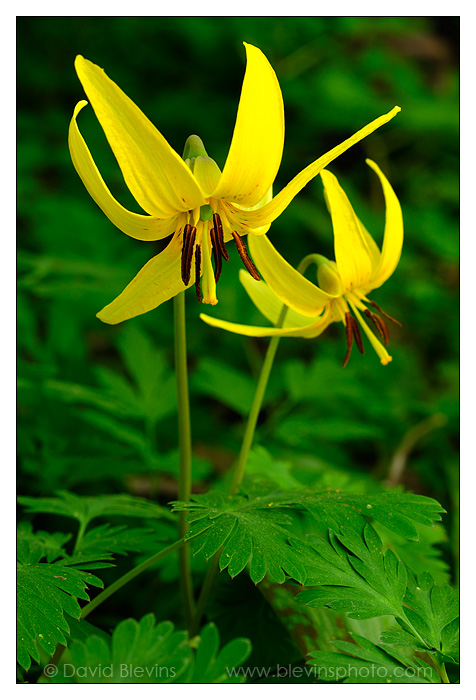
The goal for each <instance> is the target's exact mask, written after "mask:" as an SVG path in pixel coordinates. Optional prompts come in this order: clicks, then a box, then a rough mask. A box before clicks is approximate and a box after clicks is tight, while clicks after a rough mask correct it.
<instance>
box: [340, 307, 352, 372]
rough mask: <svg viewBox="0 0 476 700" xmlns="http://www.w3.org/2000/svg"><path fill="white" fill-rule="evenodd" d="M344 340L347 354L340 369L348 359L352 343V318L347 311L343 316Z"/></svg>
mask: <svg viewBox="0 0 476 700" xmlns="http://www.w3.org/2000/svg"><path fill="white" fill-rule="evenodd" d="M345 340H346V343H347V354H346V356H345V358H344V362H343V363H342V367H345V366H346V364H347V363H348V361H349V359H350V352H351V350H352V344H353V342H354V336H353V333H352V316H351V315H350V313H349V311H347V313H346V315H345Z"/></svg>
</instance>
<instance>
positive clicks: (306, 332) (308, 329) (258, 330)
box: [200, 309, 332, 338]
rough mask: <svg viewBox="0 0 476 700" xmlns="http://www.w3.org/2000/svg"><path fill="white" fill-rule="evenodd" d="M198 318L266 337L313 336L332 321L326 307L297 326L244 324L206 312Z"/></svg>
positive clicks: (217, 325) (215, 325)
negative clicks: (307, 322) (273, 326)
mask: <svg viewBox="0 0 476 700" xmlns="http://www.w3.org/2000/svg"><path fill="white" fill-rule="evenodd" d="M200 318H201V319H202V321H205V323H208V325H209V326H214V327H215V328H222V329H223V330H225V331H230V333H237V334H238V335H247V336H250V337H253V338H266V337H268V336H269V337H271V336H280V337H282V336H287V337H294V338H315V337H316V336H318V335H320V334H321V333H322V332H323V331H325V330H326V328H327V326H328V325H329V324H330V323H332V318H331V314H330V312H329V310H328V309H326V310H325V312H324V313H323V315H322V316H321V317H320V318H319V320H318V321H314V322H313V323H310V324H308V325H307V326H297V327H296V328H266V327H263V326H246V325H243V324H241V323H231V322H230V321H223V320H221V319H219V318H213V317H212V316H207V315H206V314H200Z"/></svg>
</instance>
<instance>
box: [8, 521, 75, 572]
mask: <svg viewBox="0 0 476 700" xmlns="http://www.w3.org/2000/svg"><path fill="white" fill-rule="evenodd" d="M72 536H73V535H71V534H69V533H64V532H54V533H51V532H44V531H43V530H37V531H36V532H33V525H32V524H31V523H30V522H27V521H23V522H20V523H18V529H17V538H18V542H19V543H20V542H28V543H29V545H30V553H31V552H32V551H35V550H37V551H38V552H39V553H40V554H39V559H43V558H46V561H47V562H52V561H54V560H55V559H59V558H60V557H63V556H66V555H67V552H66V550H65V549H64V545H65V544H66V543H67V542H69V541H70V539H71V538H72ZM20 546H21V545H20Z"/></svg>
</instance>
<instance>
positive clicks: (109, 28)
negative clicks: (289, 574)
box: [17, 17, 459, 563]
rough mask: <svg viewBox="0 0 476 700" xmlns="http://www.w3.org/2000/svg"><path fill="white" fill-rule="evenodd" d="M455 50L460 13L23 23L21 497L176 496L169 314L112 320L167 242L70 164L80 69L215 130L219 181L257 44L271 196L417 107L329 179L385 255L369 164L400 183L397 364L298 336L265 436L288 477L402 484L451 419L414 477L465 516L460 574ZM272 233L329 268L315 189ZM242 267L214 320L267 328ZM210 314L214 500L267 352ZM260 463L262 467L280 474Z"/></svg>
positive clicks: (392, 298) (93, 132) (184, 131)
mask: <svg viewBox="0 0 476 700" xmlns="http://www.w3.org/2000/svg"><path fill="white" fill-rule="evenodd" d="M458 36H459V25H458V18H455V17H436V18H435V17H423V18H414V17H412V18H406V17H376V18H373V17H368V18H366V17H351V18H348V17H337V18H332V17H324V18H322V17H284V18H274V17H261V18H256V17H251V18H250V17H236V18H233V17H226V18H205V17H196V18H182V17H181V18H160V17H152V18H150V17H133V18H122V17H106V18H97V17H89V18H88V17H77V18H74V17H72V18H69V17H66V18H65V17H56V18H55V17H53V18H47V17H32V18H20V19H19V20H18V37H17V47H18V142H19V143H18V213H19V229H18V244H19V256H18V263H19V287H18V351H19V361H18V375H19V393H18V399H19V411H18V416H19V441H18V444H19V452H20V472H19V475H20V476H19V487H20V490H21V492H22V493H25V494H29V495H46V494H50V493H52V492H53V491H54V490H56V489H58V488H67V489H70V490H73V491H75V492H77V493H90V494H94V493H105V492H108V491H109V492H115V491H119V492H120V491H124V490H131V491H132V492H134V493H137V494H139V495H146V496H150V495H151V494H152V495H153V494H156V493H157V490H158V493H159V497H160V498H161V499H162V500H163V501H164V502H167V501H168V500H170V499H171V498H172V497H174V495H175V492H176V491H175V475H176V472H177V466H176V452H175V450H176V415H175V408H174V388H173V326H172V304H171V303H167V304H164V305H163V306H161V307H160V308H159V309H157V310H155V311H153V312H150V313H148V314H146V315H144V316H142V317H139V318H137V319H134V320H132V321H129V322H126V323H124V324H121V325H119V326H117V327H110V326H106V325H103V324H101V322H100V321H98V320H97V319H96V318H95V314H96V312H97V311H98V310H100V309H101V308H102V307H103V306H104V305H105V304H107V303H109V302H110V301H111V300H112V299H113V298H114V297H115V296H117V294H118V293H119V292H120V291H122V289H123V288H124V287H125V285H126V284H127V283H128V282H129V281H130V280H131V279H132V277H133V276H134V275H135V274H136V272H137V271H138V270H139V269H140V267H141V266H142V265H143V264H144V263H145V262H146V261H147V260H148V259H149V258H150V257H152V255H154V254H155V253H156V252H157V251H158V250H160V245H161V244H160V243H159V244H155V243H144V242H138V241H135V240H132V239H129V238H127V237H126V236H125V235H123V234H122V233H121V232H119V231H118V230H117V229H115V228H114V226H113V225H112V224H111V223H110V222H109V221H108V220H107V219H106V218H105V216H104V215H103V214H102V212H101V211H100V210H99V209H98V208H97V206H96V205H95V204H94V202H93V201H92V200H91V199H90V197H89V196H88V194H87V192H86V190H85V189H84V187H83V185H82V183H81V181H80V180H79V178H78V176H77V174H76V172H75V171H74V168H73V166H72V164H71V160H70V156H69V152H68V148H67V130H68V124H69V120H70V118H71V115H72V112H73V108H74V106H75V104H76V102H77V101H79V100H80V99H83V98H84V94H83V91H82V87H81V85H80V83H79V80H78V79H77V77H76V74H75V72H74V67H73V62H74V58H75V56H76V54H78V53H81V54H82V55H84V56H85V57H87V58H88V59H90V60H92V61H93V62H95V63H97V64H99V65H100V66H101V67H103V68H104V69H105V70H106V72H107V73H108V75H109V76H110V77H111V78H112V79H113V80H115V81H116V82H117V83H118V84H119V85H120V86H121V87H122V89H123V90H124V91H125V92H126V93H127V94H128V95H129V96H130V97H131V98H132V99H133V100H134V101H135V102H136V103H137V104H138V105H139V106H140V107H141V109H142V110H143V111H144V112H145V113H146V114H147V116H148V117H149V118H150V119H151V120H152V121H153V122H154V123H155V124H156V126H157V127H158V128H159V129H160V131H161V132H162V133H163V134H164V136H165V137H166V138H167V139H168V141H169V142H170V144H171V145H172V146H173V147H174V148H175V149H176V150H177V151H178V152H179V153H181V152H182V149H183V145H184V142H185V139H186V138H187V136H188V135H189V134H191V133H198V134H199V135H200V136H201V137H202V138H203V140H204V142H205V144H206V147H207V150H208V152H209V154H210V155H211V156H212V157H214V158H215V159H216V161H217V162H218V164H219V165H220V167H222V166H223V164H224V161H225V158H226V154H227V149H228V147H229V144H230V140H231V134H232V130H233V125H234V119H235V115H236V108H237V105H238V100H239V94H240V87H241V81H242V77H243V72H244V67H245V64H244V59H245V52H244V48H243V46H242V42H243V41H246V42H250V43H252V44H255V45H256V46H258V47H260V48H261V49H262V50H263V51H264V53H265V54H266V56H267V57H268V58H269V60H270V62H271V64H272V65H273V67H274V68H275V70H276V73H277V75H278V79H279V81H280V84H281V88H282V92H283V97H284V104H285V114H286V144H285V150H284V156H283V161H282V166H281V169H280V172H279V174H278V178H277V181H276V191H277V190H279V189H280V188H281V187H282V186H284V185H285V184H286V183H287V182H288V181H289V179H290V178H291V177H293V176H294V175H295V174H296V173H297V172H299V171H300V170H301V169H302V168H303V167H305V166H306V165H308V164H309V163H310V162H311V161H312V160H314V159H315V158H317V157H318V156H319V155H321V154H322V153H324V152H325V151H326V150H328V149H329V148H331V147H333V146H334V145H336V144H338V143H340V142H341V141H342V140H344V139H345V138H347V137H348V136H350V135H351V134H352V133H354V132H355V131H356V130H357V129H359V128H361V127H362V126H363V125H364V124H366V123H367V122H369V121H371V120H372V119H374V118H376V117H377V116H379V115H381V114H383V113H385V112H387V111H389V110H390V109H391V108H392V107H393V106H394V105H396V104H398V105H400V107H401V108H402V111H401V113H400V114H399V115H398V116H397V117H396V118H395V119H394V120H393V121H392V122H390V123H389V124H388V125H386V126H384V127H383V128H381V129H380V130H379V131H378V132H377V133H375V134H374V135H372V136H371V137H369V138H368V139H366V140H365V141H364V142H362V143H360V144H359V145H357V146H355V147H354V148H352V149H351V151H349V152H348V153H346V154H345V155H344V156H341V157H340V158H339V159H338V160H337V161H335V162H334V163H332V165H331V166H330V169H331V170H332V171H333V172H334V173H335V174H336V175H337V176H338V177H339V179H340V181H341V184H343V186H344V188H345V189H346V191H347V193H348V195H349V197H350V199H351V201H352V202H353V204H354V208H355V209H356V211H357V213H358V215H359V216H360V217H361V218H362V219H363V221H364V223H365V224H366V226H367V228H368V229H369V230H370V231H371V233H372V234H373V235H374V236H375V238H376V239H377V241H378V242H379V243H381V239H382V231H383V219H384V209H383V201H382V195H381V191H380V188H379V185H378V181H377V179H376V178H375V176H374V175H373V174H372V173H371V171H370V170H369V168H367V166H366V165H365V162H364V161H365V158H366V157H371V158H373V159H374V160H376V161H377V163H378V164H379V165H380V166H381V167H382V169H383V170H384V171H385V172H386V174H387V175H388V177H389V178H390V181H391V183H392V185H393V186H394V188H395V190H396V192H397V194H398V196H399V198H400V201H401V203H402V207H403V212H404V220H405V244H404V250H403V256H402V260H401V263H400V264H399V266H398V268H397V270H396V272H395V273H394V275H393V277H392V278H391V279H390V280H389V281H388V282H387V283H386V284H385V285H384V286H383V287H382V288H381V289H379V290H378V291H376V292H375V293H374V294H373V295H372V298H373V299H375V301H377V303H378V304H379V305H381V306H382V307H383V308H384V309H385V310H386V311H387V312H388V313H390V314H391V315H393V316H395V317H396V318H398V319H399V320H400V321H401V322H402V324H403V326H402V328H401V329H399V328H396V327H395V328H394V327H392V328H391V346H390V352H391V354H392V356H393V358H394V360H393V362H392V363H391V364H390V365H389V366H388V367H385V368H384V367H382V366H381V365H380V364H379V361H378V358H377V357H376V355H375V354H374V353H373V351H372V350H371V348H370V347H368V348H367V352H366V354H365V356H363V357H362V356H360V355H359V354H358V353H357V352H356V351H355V349H354V353H353V355H352V358H351V361H350V363H349V365H348V366H347V367H346V368H345V369H342V367H341V363H342V360H343V357H344V355H345V334H344V328H343V326H342V325H340V324H335V325H334V326H333V327H331V328H330V329H328V330H327V331H326V333H325V334H324V335H323V336H321V337H320V338H318V339H315V340H311V341H306V340H298V339H285V340H283V341H282V342H281V345H280V348H279V351H278V356H277V360H276V364H275V367H274V370H273V374H272V378H271V382H270V387H269V392H268V396H267V403H266V407H265V410H264V412H263V416H262V420H261V422H260V427H259V431H258V435H257V443H259V444H261V445H262V446H264V447H265V448H266V449H267V450H268V451H269V453H271V454H272V455H273V456H274V457H275V458H277V459H279V460H281V461H282V462H286V461H288V462H289V463H290V464H291V465H292V470H291V471H289V469H288V468H287V467H285V466H284V467H283V470H282V473H283V475H284V476H283V478H284V479H289V478H291V477H290V476H289V475H290V474H292V475H294V476H297V477H298V478H299V479H300V480H301V482H305V483H306V482H309V483H311V481H312V480H313V479H314V478H315V476H316V474H318V473H323V472H324V473H325V474H330V475H332V478H333V479H334V482H335V480H336V479H339V478H341V480H342V483H343V484H345V483H346V480H347V479H348V477H347V476H346V474H347V473H348V472H351V473H354V474H356V475H365V476H368V475H370V476H372V477H375V478H376V479H377V480H385V479H386V477H387V475H388V470H389V465H390V463H391V460H392V456H393V454H394V453H395V450H396V449H397V448H398V446H399V444H400V443H401V441H402V440H403V439H404V438H405V436H408V434H409V431H412V430H414V429H415V426H419V425H421V424H422V422H424V421H426V420H427V419H429V418H430V419H431V417H434V416H435V415H436V416H440V414H441V416H442V418H441V421H440V423H444V425H442V426H440V427H438V428H436V429H434V430H433V431H431V432H430V433H427V434H426V435H422V437H421V439H419V440H418V441H416V442H415V445H414V449H413V450H412V451H411V453H410V455H409V458H408V462H407V469H406V471H405V473H404V478H403V483H404V485H405V486H406V487H407V488H410V489H412V490H414V491H416V492H419V493H424V494H427V495H431V496H434V497H436V498H437V499H439V500H440V501H441V502H442V503H443V504H444V506H445V507H446V508H447V509H448V511H449V516H448V517H447V519H446V525H447V528H448V530H449V533H450V541H449V543H448V551H447V556H448V559H449V560H450V561H452V563H455V560H456V558H457V538H456V525H455V523H456V517H457V500H458V491H457V463H458V455H457V445H458V442H457V436H458V215H457V214H458V197H459V183H458V177H459V172H458V158H459V152H458V148H459V144H458V116H459V115H458V107H459V105H458V100H459V94H458V90H459V83H458V80H459V76H458ZM80 126H81V130H82V131H83V134H84V135H85V138H86V140H87V142H88V145H89V146H90V149H91V151H92V153H93V156H94V158H95V160H96V163H97V164H98V167H99V168H100V170H101V172H102V174H103V177H104V178H105V180H106V182H107V183H108V185H109V186H110V188H111V190H112V191H113V193H114V194H115V195H116V196H117V197H118V198H119V199H120V201H121V202H122V203H123V204H124V205H125V206H128V207H130V208H134V209H135V210H136V211H139V209H138V208H137V205H135V203H134V202H133V200H132V198H131V196H130V195H129V193H128V192H127V190H126V187H125V185H124V183H123V180H122V176H121V173H120V171H119V168H118V167H117V165H116V163H115V160H114V158H113V156H112V154H111V152H110V151H109V148H108V145H107V142H106V140H105V138H104V135H103V133H102V131H101V129H100V127H99V125H98V124H97V122H96V120H95V118H94V115H93V112H92V110H91V109H86V110H84V111H83V112H82V114H81V122H80ZM270 237H271V239H272V241H273V242H274V243H275V245H276V246H277V247H278V249H279V250H280V251H281V252H282V253H283V255H284V256H285V257H286V258H287V259H288V260H289V261H290V262H291V263H293V264H297V263H298V262H299V261H300V259H301V258H302V257H303V256H304V255H306V254H308V253H310V252H318V253H322V254H324V255H328V256H330V257H333V240H332V228H331V224H330V218H329V216H328V214H327V211H326V209H325V205H324V201H323V196H322V186H321V182H320V178H316V180H314V181H313V182H311V183H310V184H309V185H308V186H307V188H306V189H305V190H304V191H303V192H302V193H301V194H300V195H298V196H297V197H296V198H295V200H294V201H293V202H292V204H291V205H290V207H289V208H288V210H287V211H286V212H285V213H284V214H283V215H282V216H281V217H280V219H279V220H278V221H276V222H275V224H273V226H272V229H271V232H270ZM230 252H231V251H230ZM230 257H231V260H230V262H229V263H227V264H226V266H225V270H224V272H223V275H222V278H221V280H220V283H219V289H218V294H219V300H220V303H219V305H218V306H217V307H215V308H214V309H213V310H212V313H213V314H215V315H219V316H222V317H224V318H227V319H229V320H235V321H240V322H244V323H261V322H262V319H261V317H260V315H259V313H258V312H257V311H256V310H255V309H254V307H253V306H252V304H251V302H250V301H249V300H248V298H247V296H246V294H245V293H244V292H243V290H242V289H241V287H240V285H239V283H238V274H237V273H238V269H239V268H240V262H239V259H238V255H237V254H236V251H235V252H231V256H230ZM200 311H209V309H207V308H205V307H203V306H199V305H198V304H197V302H196V300H195V296H194V293H193V290H191V291H190V292H188V294H187V314H188V323H189V328H188V336H189V358H190V385H191V404H192V420H193V438H194V454H195V464H194V468H195V473H196V480H195V488H196V489H204V488H207V487H208V486H209V485H210V484H211V483H213V482H214V481H215V480H216V479H217V478H218V477H219V476H220V475H221V474H223V473H224V472H225V471H226V470H227V469H228V468H230V466H231V465H232V463H233V460H234V456H235V455H236V453H237V450H238V449H239V444H240V438H241V435H242V429H243V419H244V416H245V415H246V412H247V409H248V408H249V406H250V404H251V400H252V395H253V387H254V379H255V378H256V376H257V373H258V371H259V367H260V362H261V357H262V356H263V353H264V351H265V348H266V345H267V341H266V340H259V341H258V340H253V339H246V338H242V337H240V336H234V335H231V334H227V333H225V332H223V331H219V330H214V329H212V328H210V327H208V326H206V325H205V324H203V323H202V322H201V321H200V320H199V318H198V314H199V312H200ZM128 391H129V393H130V399H131V400H130V401H128V400H127V397H128ZM134 392H135V394H134ZM134 396H136V397H137V396H138V397H139V398H138V399H137V402H138V405H137V406H135V405H134V406H133V403H134ZM438 420H439V419H438V418H437V419H436V421H437V422H438ZM424 425H425V423H423V426H424ZM416 430H417V432H418V430H419V428H417V429H416ZM423 432H424V431H422V433H423ZM412 434H414V433H411V432H410V436H411V435H412ZM260 459H261V467H262V466H263V465H262V462H263V460H264V461H266V460H265V458H264V457H263V455H261V457H260ZM260 459H258V462H260ZM272 469H273V467H272ZM339 475H340V476H339Z"/></svg>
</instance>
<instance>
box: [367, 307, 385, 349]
mask: <svg viewBox="0 0 476 700" xmlns="http://www.w3.org/2000/svg"><path fill="white" fill-rule="evenodd" d="M364 314H365V315H366V316H367V318H370V320H371V321H372V322H373V324H374V326H375V328H376V329H377V330H378V332H379V334H380V337H381V338H382V340H383V342H384V343H385V345H388V341H389V335H388V328H387V324H386V323H385V321H384V320H383V319H381V318H380V316H377V314H373V313H372V312H371V311H369V310H368V309H365V310H364Z"/></svg>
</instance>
